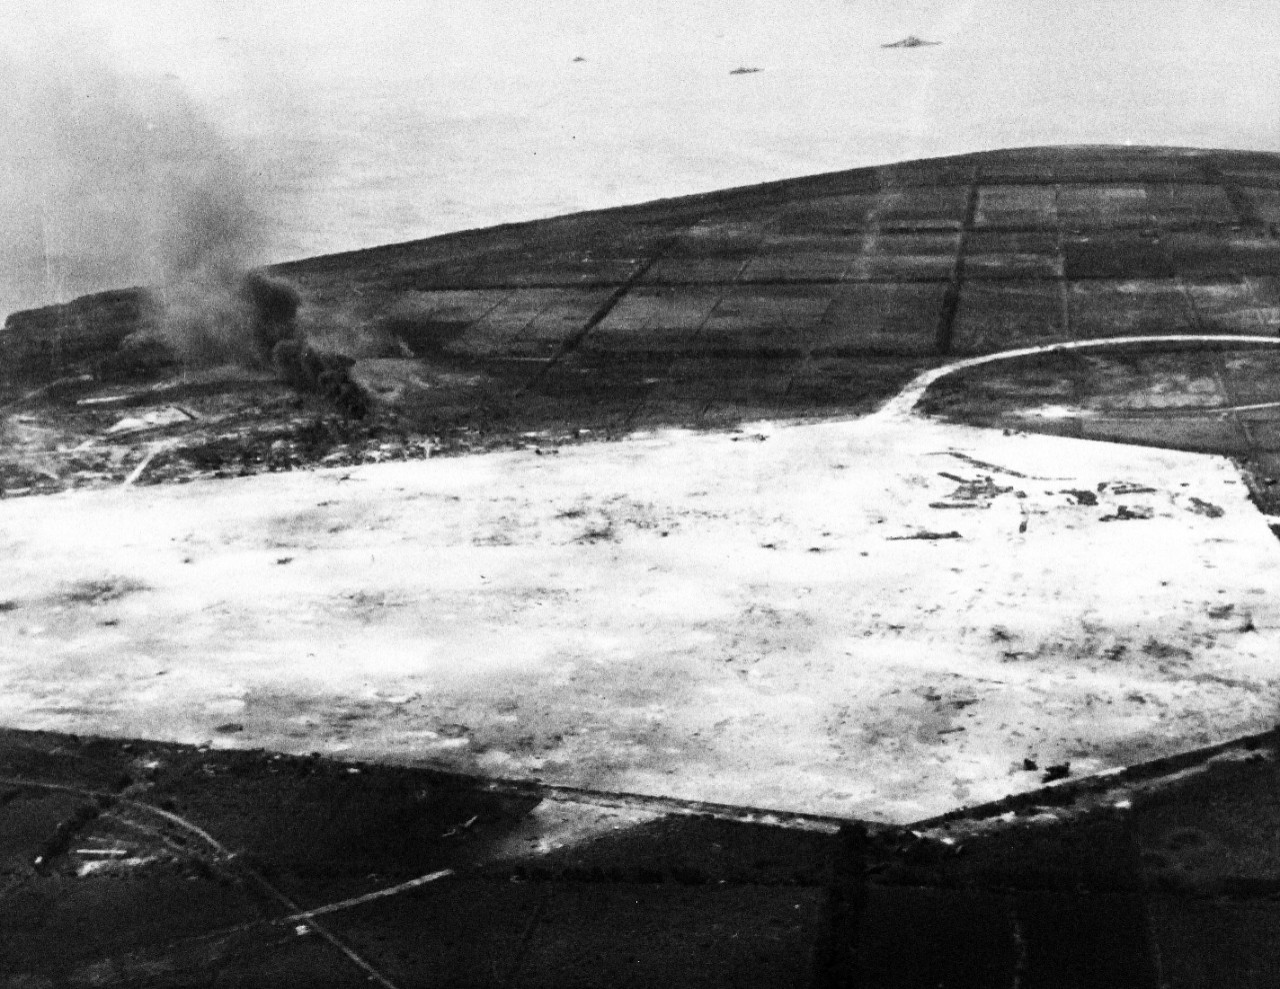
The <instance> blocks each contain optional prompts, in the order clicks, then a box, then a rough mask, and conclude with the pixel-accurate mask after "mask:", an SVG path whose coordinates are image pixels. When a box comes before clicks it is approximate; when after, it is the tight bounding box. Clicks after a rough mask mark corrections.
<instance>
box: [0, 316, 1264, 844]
mask: <svg viewBox="0 0 1280 989" xmlns="http://www.w3.org/2000/svg"><path fill="white" fill-rule="evenodd" d="M1205 340H1206V341H1211V342H1215V343H1223V342H1228V343H1236V342H1240V343H1245V344H1248V345H1250V346H1256V345H1258V344H1260V343H1271V342H1272V341H1260V340H1259V339H1258V338H1255V337H1247V338H1244V339H1240V338H1236V337H1222V336H1218V337H1212V338H1205ZM1172 342H1177V343H1193V344H1194V343H1196V342H1197V338H1192V337H1187V336H1178V337H1170V338H1150V337H1143V338H1136V339H1134V338H1120V339H1119V340H1114V339H1113V340H1099V341H1089V342H1088V343H1087V344H1084V345H1083V346H1093V347H1115V346H1118V345H1125V344H1128V343H1137V344H1141V345H1150V344H1152V343H1156V344H1165V343H1172ZM1076 346H1077V347H1078V346H1081V345H1076ZM1071 347H1072V345H1070V344H1067V345H1051V346H1047V347H1037V348H1027V349H1023V350H1018V351H1008V352H1005V353H1004V354H999V355H992V356H991V357H987V358H981V359H974V360H967V361H957V362H954V363H952V364H949V365H946V366H944V367H941V368H937V369H935V370H933V371H931V372H929V373H928V374H927V375H924V376H922V377H921V378H919V379H917V380H916V381H915V382H913V383H912V385H911V386H909V387H908V388H907V389H905V390H904V391H903V393H902V394H901V395H900V396H899V397H898V398H896V399H895V400H894V401H892V402H890V403H889V404H888V405H887V406H886V407H885V408H883V409H882V410H880V411H879V412H878V413H876V414H874V415H872V416H869V417H867V418H864V419H860V420H850V421H841V422H826V423H810V424H804V425H791V426H785V427H781V426H777V425H771V424H767V423H762V424H757V425H755V426H751V427H747V428H745V429H743V430H741V431H738V432H735V433H730V434H726V433H714V434H709V433H689V432H684V431H664V432H659V433H654V434H650V435H645V436H637V437H633V438H631V439H629V440H625V441H621V442H617V443H600V444H583V445H578V446H571V447H563V448H560V449H559V450H557V451H533V450H524V451H518V452H507V453H497V454H486V455H477V456H472V457H464V458H454V459H444V460H431V461H427V462H425V463H420V464H408V463H406V464H384V465H371V466H366V467H361V468H355V469H340V470H320V471H315V472H306V473H303V472H299V473H293V474H278V475H269V476H258V477H251V478H243V479H234V480H230V479H229V480H222V481H212V482H194V483H191V484H187V485H174V486H161V487H148V488H145V489H142V488H137V487H129V488H122V489H121V488H118V489H114V490H105V491H94V492H80V493H68V494H63V495H54V496H49V497H43V498H28V499H13V500H9V501H5V502H4V503H2V504H0V542H2V543H3V546H2V547H0V549H3V553H2V554H0V586H5V587H8V588H12V589H13V590H11V591H10V592H9V596H8V597H7V598H6V599H5V600H4V601H3V607H0V688H2V689H0V720H3V722H4V723H5V724H8V725H11V726H13V727H20V728H39V729H49V730H58V731H69V732H77V733H83V734H94V733H96V734H107V735H127V736H133V737H137V736H145V737H153V738H159V739H167V740H173V741H182V742H196V743H200V742H210V743H212V744H215V745H224V746H235V747H253V748H257V747H264V748H270V749H276V750H281V751H289V752H297V753H306V752H312V751H320V752H325V753H330V754H334V755H342V756H346V757H350V758H360V759H371V760H383V761H393V762H412V763H423V764H429V765H432V766H438V767H443V768H449V769H455V770H460V771H464V772H469V773H479V774H482V775H486V776H489V777H492V778H495V779H504V778H505V779H518V778H537V779H539V780H542V781H544V782H545V783H546V784H549V785H553V786H563V787H567V788H579V789H582V790H602V791H603V790H607V791H613V792H620V793H637V794H644V795H649V796H654V797H669V798H673V799H677V800H682V801H703V802H708V803H718V804H726V805H728V804H742V805H749V806H752V807H774V808H778V809H779V810H784V811H792V812H798V813H806V814H815V815H832V816H846V817H860V818H864V819H873V820H882V821H891V822H900V823H901V822H908V821H913V820H919V819H922V818H927V817H930V816H933V815H937V814H941V813H945V812H946V811H948V810H951V809H953V808H956V807H960V806H964V805H969V804H977V803H982V802H984V801H990V800H994V799H998V798H999V797H1002V796H1004V795H1005V794H1008V793H1010V792H1020V791H1028V790H1032V789H1034V788H1036V787H1038V786H1039V785H1040V784H1041V774H1040V772H1034V771H1029V770H1028V769H1026V768H1024V766H1025V764H1024V760H1030V761H1031V762H1034V763H1035V764H1037V765H1038V766H1041V767H1047V766H1052V765H1060V764H1064V763H1069V764H1070V767H1071V769H1070V771H1071V773H1072V775H1073V776H1074V777H1079V776H1081V775H1085V774H1089V773H1096V772H1105V771H1108V770H1114V769H1116V768H1119V767H1123V766H1127V765H1130V764H1132V763H1134V762H1139V761H1143V760H1149V759H1152V758H1157V757H1160V756H1163V755H1170V754H1173V753H1178V752H1183V751H1186V750H1189V749H1192V748H1196V747H1199V746H1204V745H1211V744H1214V743H1216V742H1221V741H1224V740H1226V739H1229V738H1234V737H1237V736H1240V735H1243V734H1245V733H1248V732H1252V731H1258V730H1260V729H1261V728H1264V727H1268V728H1269V727H1270V726H1271V725H1272V724H1273V722H1274V720H1275V710H1276V706H1277V701H1278V700H1280V678H1277V675H1276V671H1275V668H1274V656H1275V655H1276V654H1277V652H1278V651H1280V649H1278V647H1280V604H1277V603H1276V602H1275V600H1274V595H1273V594H1271V593H1270V588H1272V587H1273V586H1274V584H1275V580H1276V579H1277V577H1278V576H1280V551H1278V550H1277V547H1276V544H1275V540H1274V538H1273V537H1272V536H1271V534H1270V532H1269V530H1268V528H1267V525H1266V521H1265V520H1264V519H1263V517H1262V516H1261V515H1260V514H1259V512H1258V511H1257V509H1256V508H1255V507H1254V506H1253V505H1252V503H1251V502H1250V501H1249V498H1248V494H1247V491H1246V490H1245V487H1244V485H1243V484H1242V483H1241V481H1240V477H1239V473H1238V471H1237V470H1236V468H1235V467H1234V466H1233V465H1232V464H1231V463H1230V462H1229V461H1227V460H1226V459H1225V458H1221V457H1214V456H1206V455H1201V454H1190V453H1183V452H1178V451H1172V450H1161V449H1152V448H1144V447H1134V446H1123V445H1119V444H1110V443H1098V442H1091V441H1084V440H1076V439H1064V438H1061V437H1055V436H1044V435H1034V434H1010V435H1005V434H1004V433H1002V431H1000V430H992V429H983V428H977V427H971V426H966V425H958V424H953V423H946V422H940V421H936V420H930V419H926V418H924V417H921V416H919V415H918V414H916V413H915V412H914V411H912V410H913V409H914V407H915V404H916V403H917V402H918V400H919V398H920V396H921V395H922V394H923V393H924V391H925V389H927V387H928V385H929V384H930V383H932V382H934V381H937V380H938V379H939V378H940V377H942V376H944V375H946V374H948V373H951V372H953V371H956V370H960V369H961V368H964V367H970V366H973V365H974V364H976V363H985V362H990V361H993V360H1008V359H1011V358H1014V357H1017V356H1020V355H1032V354H1037V353H1045V352H1051V351H1053V350H1055V349H1068V348H1071ZM72 516H74V519H75V524H74V525H70V524H68V519H69V518H71V517H72Z"/></svg>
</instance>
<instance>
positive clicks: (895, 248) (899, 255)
mask: <svg viewBox="0 0 1280 989" xmlns="http://www.w3.org/2000/svg"><path fill="white" fill-rule="evenodd" d="M959 250H960V235H959V234H958V233H921V234H901V233H891V234H886V233H882V234H878V235H876V236H875V237H874V238H868V240H867V243H866V246H865V248H864V249H863V253H862V256H861V257H859V258H858V259H857V260H856V261H855V262H854V264H853V265H852V266H851V267H850V269H849V271H848V273H847V274H846V275H845V278H846V279H847V280H852V281H866V280H884V281H890V280H902V281H946V280H948V279H950V278H951V276H952V274H953V273H954V272H955V268H956V256H957V254H958V253H959Z"/></svg>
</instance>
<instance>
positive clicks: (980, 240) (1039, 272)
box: [964, 231, 1063, 278]
mask: <svg viewBox="0 0 1280 989" xmlns="http://www.w3.org/2000/svg"><path fill="white" fill-rule="evenodd" d="M1062 272H1063V263H1062V254H1061V252H1060V251H1059V248H1058V240H1057V237H1056V236H1055V235H1054V234H1052V233H1039V232H1019V233H1013V232H1003V231H1002V232H1000V233H993V232H985V231H974V233H972V234H971V235H970V236H969V239H968V240H967V241H966V243H965V253H964V274H965V277H966V278H1060V277H1061V276H1062Z"/></svg>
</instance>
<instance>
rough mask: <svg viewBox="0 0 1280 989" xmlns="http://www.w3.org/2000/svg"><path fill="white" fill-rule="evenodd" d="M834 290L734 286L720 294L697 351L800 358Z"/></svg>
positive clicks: (833, 286) (829, 287)
mask: <svg viewBox="0 0 1280 989" xmlns="http://www.w3.org/2000/svg"><path fill="white" fill-rule="evenodd" d="M839 289H840V286H839V285H837V284H826V285H806V286H803V287H801V286H782V285H770V286H764V285H761V286H745V285H743V286H736V287H734V288H731V289H730V290H729V291H727V292H726V293H725V294H724V297H723V298H721V300H720V301H719V303H717V305H716V307H715V309H713V310H712V312H711V315H710V316H708V317H707V321H706V322H705V323H703V325H702V332H701V333H700V334H699V335H698V338H697V347H698V348H699V349H700V350H708V351H715V352H733V353H793V354H803V353H804V350H805V341H806V339H807V334H808V333H809V332H810V330H811V328H812V327H814V326H815V325H817V323H818V322H819V321H820V320H821V319H822V316H823V314H824V313H825V312H826V311H827V308H828V307H829V306H830V305H831V300H832V299H833V298H834V297H835V295H836V294H837V292H838V291H839Z"/></svg>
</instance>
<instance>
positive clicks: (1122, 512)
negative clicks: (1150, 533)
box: [1100, 505, 1155, 522]
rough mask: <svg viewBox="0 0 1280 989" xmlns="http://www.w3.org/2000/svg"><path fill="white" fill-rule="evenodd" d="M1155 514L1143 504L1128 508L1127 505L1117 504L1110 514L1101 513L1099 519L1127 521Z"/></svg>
mask: <svg viewBox="0 0 1280 989" xmlns="http://www.w3.org/2000/svg"><path fill="white" fill-rule="evenodd" d="M1154 516H1155V512H1154V511H1153V510H1152V509H1150V508H1147V507H1146V506H1145V505H1139V506H1138V507H1136V508H1130V507H1129V506H1128V505H1117V506H1116V510H1115V512H1114V513H1112V514H1111V515H1103V516H1102V517H1101V519H1100V521H1102V522H1127V521H1131V520H1134V519H1149V518H1153V517H1154Z"/></svg>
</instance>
